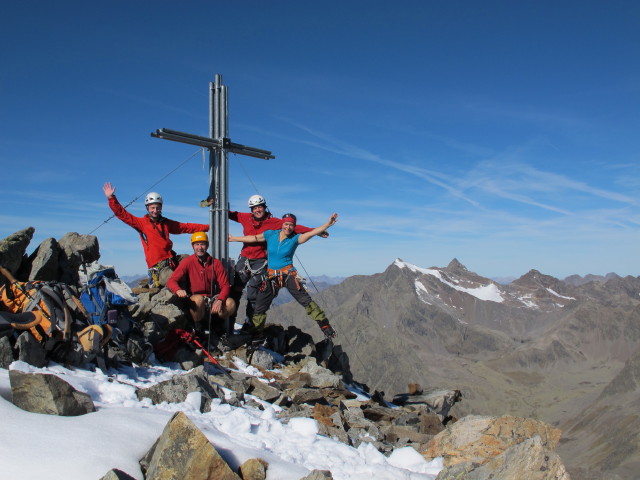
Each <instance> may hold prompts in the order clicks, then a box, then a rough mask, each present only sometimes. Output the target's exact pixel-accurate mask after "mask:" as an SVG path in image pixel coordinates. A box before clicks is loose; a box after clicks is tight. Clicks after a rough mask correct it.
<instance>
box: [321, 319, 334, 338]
mask: <svg viewBox="0 0 640 480" xmlns="http://www.w3.org/2000/svg"><path fill="white" fill-rule="evenodd" d="M318 326H319V327H320V330H322V333H323V334H324V336H325V338H327V339H332V338H336V335H337V332H336V331H335V330H334V328H333V327H332V326H331V325H330V324H329V320H327V319H324V320H322V321H321V322H318Z"/></svg>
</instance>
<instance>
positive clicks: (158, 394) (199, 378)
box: [136, 369, 224, 412]
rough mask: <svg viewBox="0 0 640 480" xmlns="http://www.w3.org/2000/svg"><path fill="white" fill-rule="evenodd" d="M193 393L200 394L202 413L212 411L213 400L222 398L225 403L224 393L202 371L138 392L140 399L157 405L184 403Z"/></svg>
mask: <svg viewBox="0 0 640 480" xmlns="http://www.w3.org/2000/svg"><path fill="white" fill-rule="evenodd" d="M191 392H200V394H201V396H202V398H201V404H200V411H201V412H208V411H210V410H211V400H213V399H214V398H220V399H222V400H223V401H224V393H223V392H222V390H220V388H219V387H218V386H217V385H212V384H211V383H209V380H208V378H207V376H206V375H205V374H204V373H203V371H202V369H199V370H194V371H193V372H190V373H187V374H184V375H176V376H174V377H173V378H171V379H170V380H166V381H164V382H160V383H158V384H156V385H153V386H152V387H149V388H143V389H140V390H137V391H136V395H137V396H138V398H139V399H141V400H142V399H143V398H149V399H151V401H152V402H153V403H154V404H155V405H157V404H159V403H162V402H167V403H178V402H184V401H185V400H186V398H187V395H188V394H189V393H191Z"/></svg>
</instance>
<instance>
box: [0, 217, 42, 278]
mask: <svg viewBox="0 0 640 480" xmlns="http://www.w3.org/2000/svg"><path fill="white" fill-rule="evenodd" d="M35 231H36V229H35V228H33V227H28V228H25V229H24V230H20V231H18V232H16V233H13V234H11V235H9V236H8V237H6V238H5V239H4V240H1V241H0V266H2V267H4V268H6V269H7V270H9V271H10V272H11V273H13V274H15V273H16V272H17V271H18V269H19V268H20V265H21V264H22V260H23V258H24V256H25V252H26V251H27V247H28V246H29V243H30V242H31V239H32V238H33V234H34V232H35Z"/></svg>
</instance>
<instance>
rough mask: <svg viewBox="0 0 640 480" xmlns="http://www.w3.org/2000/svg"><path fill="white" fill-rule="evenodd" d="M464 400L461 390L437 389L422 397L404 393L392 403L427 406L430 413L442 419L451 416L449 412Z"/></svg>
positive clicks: (394, 398)
mask: <svg viewBox="0 0 640 480" xmlns="http://www.w3.org/2000/svg"><path fill="white" fill-rule="evenodd" d="M461 398H462V394H461V393H460V390H443V389H435V390H431V391H428V392H425V393H423V394H421V395H410V394H408V393H402V394H400V395H396V396H394V397H393V401H392V403H395V404H396V405H405V406H409V405H414V406H416V405H426V406H427V407H428V409H429V411H432V412H435V413H436V414H437V415H440V416H441V417H443V418H444V417H446V416H448V415H449V410H451V408H452V407H453V406H454V405H455V404H456V403H457V402H458V401H460V399H461Z"/></svg>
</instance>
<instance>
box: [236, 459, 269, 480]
mask: <svg viewBox="0 0 640 480" xmlns="http://www.w3.org/2000/svg"><path fill="white" fill-rule="evenodd" d="M268 467H269V464H268V463H267V462H265V461H264V460H262V459H261V458H250V459H249V460H247V461H246V462H244V463H243V464H242V465H240V469H239V470H240V471H239V473H240V477H241V478H242V480H265V478H267V468H268Z"/></svg>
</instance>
